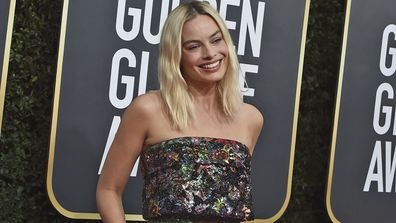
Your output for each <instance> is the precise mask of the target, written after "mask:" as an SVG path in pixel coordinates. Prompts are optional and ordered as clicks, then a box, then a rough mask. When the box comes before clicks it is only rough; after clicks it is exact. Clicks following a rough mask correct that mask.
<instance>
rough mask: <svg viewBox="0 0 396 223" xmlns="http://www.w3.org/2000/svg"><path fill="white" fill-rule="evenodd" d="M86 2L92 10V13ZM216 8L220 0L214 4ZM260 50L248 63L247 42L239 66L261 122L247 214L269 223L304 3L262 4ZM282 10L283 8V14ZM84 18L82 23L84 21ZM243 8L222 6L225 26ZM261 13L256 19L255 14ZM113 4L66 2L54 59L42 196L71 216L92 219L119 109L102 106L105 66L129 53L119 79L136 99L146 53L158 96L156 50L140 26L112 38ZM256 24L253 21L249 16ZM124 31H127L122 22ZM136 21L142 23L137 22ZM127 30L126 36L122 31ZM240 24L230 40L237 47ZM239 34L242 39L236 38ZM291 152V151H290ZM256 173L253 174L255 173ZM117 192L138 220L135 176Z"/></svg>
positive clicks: (283, 197)
mask: <svg viewBox="0 0 396 223" xmlns="http://www.w3.org/2000/svg"><path fill="white" fill-rule="evenodd" d="M93 2H94V4H95V6H96V7H95V11H94V12H93V11H92V9H91V8H92V5H93ZM162 2H165V1H155V3H154V6H153V15H154V16H153V17H152V18H151V30H152V32H153V33H155V34H157V33H158V32H159V31H158V27H159V21H158V20H159V17H160V14H161V13H162V12H161V9H160V7H161V3H162ZM182 2H183V1H181V3H182ZM249 2H250V4H251V7H252V14H253V15H257V11H258V1H257V0H255V1H249ZM217 3H218V4H217V8H219V5H220V1H217ZM145 4H146V3H145V1H143V0H140V1H137V0H134V1H128V4H127V6H128V7H133V8H139V9H142V14H146V11H145V10H143V9H144V8H145ZM265 5H266V6H265V16H264V17H265V20H264V23H263V34H262V40H261V42H262V47H261V51H260V53H261V54H260V57H259V58H256V57H253V56H252V53H251V52H252V51H253V50H252V48H254V47H258V46H251V43H250V41H247V42H246V44H245V45H246V48H245V54H244V55H241V56H239V58H240V61H241V62H243V63H245V64H256V65H257V66H258V72H257V74H254V73H248V74H247V75H246V81H247V82H248V84H249V87H251V88H254V90H255V95H254V97H249V96H246V97H245V99H244V100H245V101H247V102H248V103H251V104H254V105H255V106H256V107H257V108H258V109H259V110H260V111H261V112H262V113H263V114H264V116H265V120H266V121H265V125H264V128H263V130H262V132H261V135H260V138H259V139H258V142H257V144H256V150H255V153H254V159H253V163H252V166H253V172H252V186H253V191H254V195H253V199H254V200H253V203H254V207H255V208H254V212H255V216H256V218H257V219H269V218H271V217H273V216H275V215H276V214H277V213H278V212H280V210H281V208H282V206H283V205H284V204H285V203H286V204H287V202H288V199H287V198H288V197H287V192H288V191H287V189H288V187H287V186H288V183H289V182H288V181H289V173H290V168H289V166H290V165H289V164H290V156H291V150H292V149H291V142H292V138H293V135H292V133H293V131H292V130H293V120H294V115H295V114H294V113H295V103H296V102H295V100H296V88H297V85H298V84H300V83H298V82H297V77H298V67H299V63H300V51H301V38H302V32H303V23H304V15H305V7H306V1H305V0H282V1H278V0H272V1H271V0H267V1H266V4H265ZM285 6H288V7H285ZM87 13H88V14H89V16H87ZM241 13H242V6H240V7H232V6H231V7H228V12H227V19H229V20H233V21H240V20H241ZM262 13H263V12H262ZM116 15H117V1H108V0H91V1H69V7H68V17H67V27H66V28H65V29H66V38H65V41H64V42H63V43H60V44H61V45H63V44H64V51H63V52H59V55H62V54H63V57H62V58H61V60H62V63H63V66H62V73H61V74H59V73H58V75H59V76H60V77H61V87H60V89H56V91H58V92H59V94H60V96H59V108H58V109H55V111H54V116H56V117H57V122H56V123H53V125H55V126H56V136H55V133H53V134H54V135H53V136H52V137H54V136H55V137H56V140H55V141H54V144H53V145H54V148H51V149H52V150H53V151H54V155H53V157H54V162H53V164H51V165H50V168H52V170H53V174H52V175H51V176H50V183H49V184H51V186H52V188H53V190H52V191H49V193H51V194H53V195H54V197H56V200H57V201H58V202H59V206H60V207H59V208H64V209H66V210H69V211H72V212H75V213H97V208H96V204H95V190H94V188H95V187H96V184H97V181H98V174H97V171H98V167H99V164H100V163H99V162H100V161H101V157H102V154H103V150H104V148H105V144H106V139H107V136H108V132H109V128H110V126H111V122H112V119H113V116H114V115H119V114H120V113H122V112H123V111H124V109H118V108H115V107H114V106H113V105H112V104H111V103H110V101H109V99H108V97H109V96H108V94H109V93H108V92H109V90H108V89H109V82H110V80H109V79H110V73H111V61H112V57H113V55H114V53H115V52H116V51H117V50H119V49H121V48H123V49H125V48H126V49H129V50H131V52H133V53H134V54H135V55H136V57H137V59H136V60H137V64H136V65H137V66H136V68H129V67H127V65H126V60H123V61H121V65H120V71H119V73H120V74H126V75H127V76H133V77H135V79H136V81H135V84H134V87H135V88H134V89H135V92H134V93H135V95H137V90H136V89H137V88H138V87H141V86H139V85H138V81H137V80H138V79H140V76H141V75H142V74H140V72H139V70H140V66H146V65H141V58H139V57H140V54H141V51H148V52H149V53H150V59H149V62H148V64H149V65H148V72H147V75H148V76H147V79H148V82H147V90H155V89H158V86H157V85H158V84H157V78H156V77H157V75H156V74H157V69H156V63H157V57H158V56H157V55H158V50H157V48H158V45H157V44H156V45H152V44H149V43H148V42H147V41H146V40H145V39H144V37H143V33H142V29H143V26H145V25H144V24H142V23H141V24H139V25H137V26H134V28H136V27H140V28H141V29H140V32H139V35H137V37H136V39H134V40H132V41H124V40H122V39H120V37H118V36H117V34H116V32H114V26H115V19H114V18H116ZM254 17H255V16H254ZM125 20H126V24H125V26H126V27H128V28H129V27H131V25H132V24H130V23H131V20H132V19H131V18H127V19H125ZM142 20H143V18H142ZM128 28H127V29H128ZM239 29H240V23H238V22H237V25H236V30H235V31H233V32H232V34H231V35H232V37H233V40H234V43H235V44H236V48H239V47H240V46H239V44H240V43H239V42H238V34H239ZM242 35H243V34H242ZM124 95H125V85H123V84H120V85H119V88H118V96H120V97H121V98H122V97H123V96H124ZM293 150H294V145H293ZM256 170H258V171H256ZM128 184H129V185H128V186H127V187H126V188H125V190H124V193H123V198H124V210H125V212H126V213H128V214H139V213H141V205H142V204H141V190H142V189H141V185H142V177H141V175H140V171H138V175H137V177H131V178H129V181H128Z"/></svg>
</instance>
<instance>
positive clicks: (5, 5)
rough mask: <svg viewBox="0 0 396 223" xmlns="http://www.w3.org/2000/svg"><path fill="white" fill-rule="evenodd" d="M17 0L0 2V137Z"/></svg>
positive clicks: (2, 0)
mask: <svg viewBox="0 0 396 223" xmlns="http://www.w3.org/2000/svg"><path fill="white" fill-rule="evenodd" d="M15 1H16V0H1V1H0V135H1V126H2V120H3V110H4V98H5V88H6V83H7V73H8V62H9V57H10V46H11V35H12V26H13V22H14V11H15Z"/></svg>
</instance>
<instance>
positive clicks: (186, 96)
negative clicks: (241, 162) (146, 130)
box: [158, 1, 242, 130]
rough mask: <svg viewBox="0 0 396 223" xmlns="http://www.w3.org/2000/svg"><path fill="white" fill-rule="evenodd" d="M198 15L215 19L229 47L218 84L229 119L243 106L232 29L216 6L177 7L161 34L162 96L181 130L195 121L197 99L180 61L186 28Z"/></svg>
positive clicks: (221, 101) (220, 98)
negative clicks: (226, 65) (223, 71)
mask: <svg viewBox="0 0 396 223" xmlns="http://www.w3.org/2000/svg"><path fill="white" fill-rule="evenodd" d="M197 15H207V16H209V17H211V18H212V19H213V20H214V21H215V22H216V24H217V26H218V27H219V29H220V31H221V33H222V35H223V39H224V41H225V43H226V44H227V46H228V58H229V59H228V60H229V62H228V67H227V70H226V73H225V75H224V77H223V78H222V80H220V81H219V82H218V83H217V93H218V97H219V103H220V106H221V108H222V112H223V113H224V115H225V117H227V118H232V117H233V115H234V114H235V113H236V112H237V111H238V109H239V108H240V105H241V103H242V94H241V89H240V86H239V71H240V67H239V62H238V58H237V55H236V53H235V48H234V45H233V42H232V39H231V35H230V33H229V32H228V29H227V27H226V25H225V23H224V21H223V19H222V18H221V17H220V15H219V14H218V13H217V11H216V10H215V9H214V8H212V6H211V5H210V4H209V3H207V2H199V1H193V2H189V3H184V4H181V5H179V6H178V7H176V8H175V9H174V10H173V11H172V12H171V13H170V14H169V16H168V18H167V20H166V22H165V24H164V27H163V29H162V33H161V41H160V44H159V59H158V79H159V84H160V94H161V97H162V99H163V101H164V103H165V107H166V109H167V113H168V116H169V118H170V120H171V122H172V124H173V127H175V128H177V129H179V130H181V129H183V128H186V127H187V126H188V125H189V124H191V123H192V121H193V119H194V113H193V108H194V104H193V98H192V96H191V94H190V92H189V90H188V85H187V83H186V81H185V80H184V77H183V74H182V71H181V68H180V61H181V56H182V43H181V42H182V29H183V25H184V23H185V22H187V21H189V20H191V19H193V18H194V17H195V16H197Z"/></svg>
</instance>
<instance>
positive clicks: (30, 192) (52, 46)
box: [0, 0, 345, 222]
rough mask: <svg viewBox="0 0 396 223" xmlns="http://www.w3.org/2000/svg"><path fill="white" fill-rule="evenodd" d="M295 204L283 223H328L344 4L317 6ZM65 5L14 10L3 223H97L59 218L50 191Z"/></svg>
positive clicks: (44, 2)
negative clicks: (51, 141) (54, 107)
mask: <svg viewBox="0 0 396 223" xmlns="http://www.w3.org/2000/svg"><path fill="white" fill-rule="evenodd" d="M310 7H311V9H310V10H311V12H310V18H309V26H308V34H307V43H306V52H305V58H304V59H305V62H304V73H303V82H302V92H301V99H300V117H299V126H298V133H297V147H296V155H295V162H294V173H293V186H292V197H291V200H290V203H289V206H288V208H287V210H286V212H285V214H284V215H283V216H282V217H281V218H280V219H279V220H278V222H330V220H329V218H328V216H327V212H326V209H325V189H326V188H325V185H326V180H327V168H328V159H329V152H330V143H331V128H332V123H333V113H334V112H333V110H334V97H335V92H336V84H337V83H336V82H337V76H338V65H339V60H340V49H341V37H342V29H343V19H344V14H345V9H344V7H345V2H344V1H341V0H326V1H319V0H312V1H311V6H310ZM61 10H62V1H60V0H20V1H18V2H17V5H16V12H15V20H14V30H13V39H12V45H11V57H10V67H9V74H8V80H7V92H6V101H5V109H4V120H3V130H2V136H1V138H0V201H1V202H0V210H1V211H0V222H95V221H89V220H72V219H68V218H66V217H63V216H62V215H60V214H59V213H58V212H57V211H56V210H55V209H54V208H53V207H52V205H51V204H50V202H49V199H48V197H47V192H46V172H47V162H48V149H49V144H48V143H49V135H50V132H49V130H50V122H51V113H52V107H51V105H52V100H53V92H54V81H55V76H56V61H57V49H58V41H59V31H60V19H61Z"/></svg>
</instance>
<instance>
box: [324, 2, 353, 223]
mask: <svg viewBox="0 0 396 223" xmlns="http://www.w3.org/2000/svg"><path fill="white" fill-rule="evenodd" d="M351 2H352V0H346V4H347V5H346V12H345V23H344V34H343V41H342V53H341V61H340V70H339V77H338V87H337V98H336V107H335V111H334V124H333V135H332V143H331V154H330V164H329V175H328V179H327V193H326V208H327V213H328V215H329V217H330V219H331V221H332V222H340V221H339V220H338V219H337V218H336V216H335V215H334V212H333V209H332V208H331V188H332V181H333V170H334V157H335V150H336V143H337V131H338V122H339V114H340V103H341V91H342V81H343V78H344V69H345V54H346V47H347V44H348V31H349V22H350V14H351Z"/></svg>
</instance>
